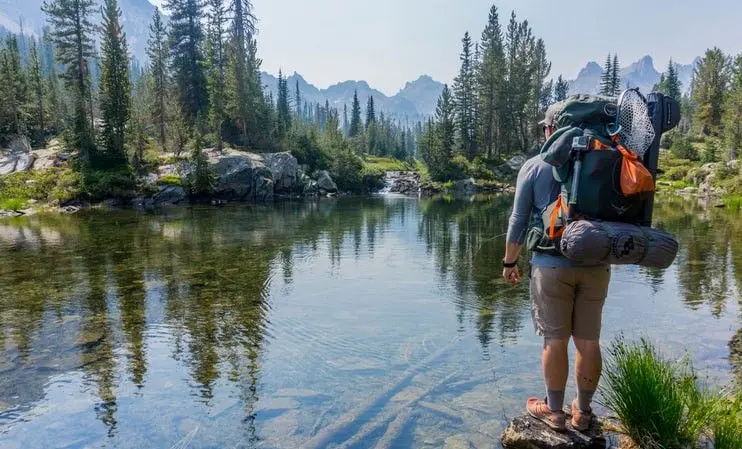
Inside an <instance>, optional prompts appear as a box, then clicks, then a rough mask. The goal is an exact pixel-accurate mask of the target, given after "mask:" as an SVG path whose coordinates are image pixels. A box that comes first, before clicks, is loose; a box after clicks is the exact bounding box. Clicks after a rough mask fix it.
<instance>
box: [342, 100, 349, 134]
mask: <svg viewBox="0 0 742 449" xmlns="http://www.w3.org/2000/svg"><path fill="white" fill-rule="evenodd" d="M348 132H350V124H349V123H348V105H347V104H344V105H343V135H344V136H347V135H348Z"/></svg>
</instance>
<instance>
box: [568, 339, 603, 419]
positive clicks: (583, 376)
mask: <svg viewBox="0 0 742 449" xmlns="http://www.w3.org/2000/svg"><path fill="white" fill-rule="evenodd" d="M574 342H575V348H576V349H577V351H576V356H575V374H576V376H577V406H578V407H579V408H580V410H582V411H584V412H590V411H591V406H590V403H591V402H592V400H593V395H594V394H595V390H596V389H597V388H598V381H599V380H600V374H601V371H602V369H603V358H602V356H601V354H600V342H599V341H597V340H584V339H581V338H575V339H574Z"/></svg>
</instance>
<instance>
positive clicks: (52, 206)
mask: <svg viewBox="0 0 742 449" xmlns="http://www.w3.org/2000/svg"><path fill="white" fill-rule="evenodd" d="M202 153H203V154H204V156H205V159H206V161H207V167H208V176H209V181H210V185H209V193H208V194H203V193H200V194H198V195H195V194H194V193H193V189H192V186H191V183H192V181H191V179H192V178H194V173H195V170H196V166H195V164H194V163H193V162H192V161H191V160H190V159H189V158H186V157H182V156H180V155H176V154H172V153H163V154H160V155H157V156H155V157H151V158H149V160H148V161H147V162H146V163H145V164H143V165H142V166H141V167H140V169H139V170H137V171H135V172H133V173H130V172H121V173H118V172H95V171H88V172H84V173H82V172H80V171H79V170H76V169H75V168H74V159H75V155H74V154H69V153H66V152H64V151H63V150H62V147H61V146H60V145H59V144H58V143H56V142H52V144H51V145H50V146H49V147H48V148H46V149H41V150H33V151H22V152H6V153H4V154H1V155H0V217H8V216H20V215H31V214H35V213H40V212H49V213H65V214H69V213H75V212H77V211H79V210H83V209H89V208H106V209H118V208H129V207H130V208H134V209H140V210H152V209H158V208H162V207H168V206H173V205H180V204H187V203H191V202H198V203H212V204H216V205H222V204H225V203H227V202H269V201H274V200H281V199H301V198H321V197H336V196H347V195H368V194H375V193H378V192H390V193H400V194H404V195H410V196H432V195H436V194H441V193H446V194H452V195H472V194H476V193H500V192H512V190H513V185H512V180H511V182H508V181H496V180H493V179H487V180H479V179H474V178H468V179H463V180H458V181H449V182H446V183H439V182H433V181H431V180H430V178H429V176H427V170H426V167H425V166H424V165H423V164H421V163H420V162H412V161H408V162H404V161H399V160H397V159H393V158H384V157H376V156H368V155H366V156H364V157H363V158H358V159H359V160H360V161H361V164H362V165H361V166H359V167H353V170H351V171H353V173H350V171H349V169H347V170H335V171H333V172H332V173H331V171H330V170H311V169H310V167H308V166H306V165H302V164H299V162H298V160H297V158H296V157H294V155H292V154H291V153H289V152H279V153H252V152H247V151H240V150H235V149H231V148H226V149H223V150H217V149H215V148H206V149H203V151H202ZM516 163H517V161H516ZM355 165H358V164H355ZM514 168H519V167H514ZM512 171H513V169H509V172H510V173H512ZM501 177H502V178H503V179H507V177H506V174H503V175H502V176H501Z"/></svg>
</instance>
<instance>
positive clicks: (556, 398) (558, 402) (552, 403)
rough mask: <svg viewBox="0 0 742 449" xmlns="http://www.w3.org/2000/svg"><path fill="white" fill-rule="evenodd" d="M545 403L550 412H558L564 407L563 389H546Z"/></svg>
mask: <svg viewBox="0 0 742 449" xmlns="http://www.w3.org/2000/svg"><path fill="white" fill-rule="evenodd" d="M546 403H547V404H548V405H549V408H550V409H551V411H552V412H560V411H562V409H563V408H564V390H562V391H556V390H549V389H547V390H546Z"/></svg>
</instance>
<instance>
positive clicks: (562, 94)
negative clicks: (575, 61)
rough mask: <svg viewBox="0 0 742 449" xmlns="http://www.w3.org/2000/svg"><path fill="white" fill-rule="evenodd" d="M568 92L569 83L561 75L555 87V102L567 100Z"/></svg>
mask: <svg viewBox="0 0 742 449" xmlns="http://www.w3.org/2000/svg"><path fill="white" fill-rule="evenodd" d="M568 92H569V83H568V82H567V81H565V80H564V78H562V75H559V77H558V78H557V82H556V84H555V85H554V101H564V100H566V99H567V94H568Z"/></svg>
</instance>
